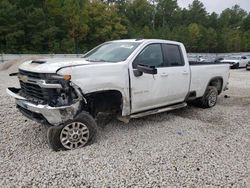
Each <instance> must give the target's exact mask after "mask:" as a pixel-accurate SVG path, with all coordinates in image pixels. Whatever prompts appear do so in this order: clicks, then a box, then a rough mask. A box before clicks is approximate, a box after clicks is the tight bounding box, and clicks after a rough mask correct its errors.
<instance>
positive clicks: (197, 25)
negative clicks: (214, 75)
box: [0, 0, 250, 53]
mask: <svg viewBox="0 0 250 188" xmlns="http://www.w3.org/2000/svg"><path fill="white" fill-rule="evenodd" d="M0 23H1V24H0V53H83V52H84V51H87V50H89V49H90V48H92V47H94V46H96V45H98V44H100V43H102V42H104V41H107V40H114V39H122V38H161V39H168V40H176V41H180V42H183V43H184V44H185V45H186V48H187V50H188V52H240V51H250V13H247V12H246V11H245V10H244V9H242V8H241V7H240V6H238V5H235V6H233V7H232V8H228V9H225V10H224V11H222V13H221V14H217V13H215V12H213V13H208V12H207V11H206V8H205V7H204V5H203V4H202V3H201V2H200V1H198V0H194V1H193V2H192V4H190V5H189V6H188V8H180V7H179V6H178V4H177V0H1V1H0Z"/></svg>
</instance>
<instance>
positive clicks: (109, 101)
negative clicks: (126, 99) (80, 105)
mask: <svg viewBox="0 0 250 188" xmlns="http://www.w3.org/2000/svg"><path fill="white" fill-rule="evenodd" d="M85 97H86V99H87V111H88V112H89V113H90V114H91V115H92V116H94V117H95V116H96V115H97V114H98V113H99V112H105V113H106V112H107V113H121V111H122V94H121V92H120V91H117V90H106V91H98V92H93V93H89V94H87V95H85Z"/></svg>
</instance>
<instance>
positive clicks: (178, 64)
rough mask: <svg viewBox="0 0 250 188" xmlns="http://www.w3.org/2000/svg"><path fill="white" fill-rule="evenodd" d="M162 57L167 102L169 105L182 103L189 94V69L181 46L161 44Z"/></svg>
mask: <svg viewBox="0 0 250 188" xmlns="http://www.w3.org/2000/svg"><path fill="white" fill-rule="evenodd" d="M162 49H163V55H164V59H165V63H166V64H167V69H166V70H165V72H166V74H167V75H168V76H167V79H166V83H164V84H166V85H167V87H168V89H167V92H168V93H167V101H168V102H169V104H170V103H171V104H174V103H178V102H183V101H184V100H185V98H186V96H187V94H188V92H189V84H190V68H189V65H188V63H185V61H184V56H183V53H182V50H184V49H181V46H179V45H175V44H167V43H166V44H162Z"/></svg>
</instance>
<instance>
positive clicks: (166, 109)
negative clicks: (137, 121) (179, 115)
mask: <svg viewBox="0 0 250 188" xmlns="http://www.w3.org/2000/svg"><path fill="white" fill-rule="evenodd" d="M186 106H187V103H185V102H184V103H179V104H175V105H171V106H167V107H163V108H157V109H154V110H149V111H145V112H140V113H137V114H132V115H130V118H140V117H144V116H148V115H152V114H158V113H161V112H167V111H171V110H175V109H178V108H183V107H186Z"/></svg>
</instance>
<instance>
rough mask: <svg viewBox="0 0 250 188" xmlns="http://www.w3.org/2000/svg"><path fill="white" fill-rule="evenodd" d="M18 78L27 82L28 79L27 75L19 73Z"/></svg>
mask: <svg viewBox="0 0 250 188" xmlns="http://www.w3.org/2000/svg"><path fill="white" fill-rule="evenodd" d="M19 80H21V81H22V82H27V81H28V76H25V75H20V76H19Z"/></svg>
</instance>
